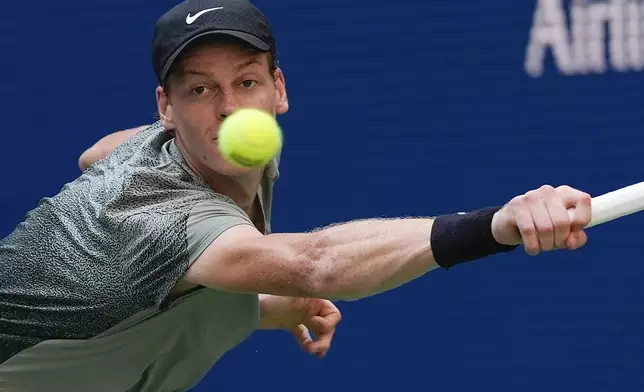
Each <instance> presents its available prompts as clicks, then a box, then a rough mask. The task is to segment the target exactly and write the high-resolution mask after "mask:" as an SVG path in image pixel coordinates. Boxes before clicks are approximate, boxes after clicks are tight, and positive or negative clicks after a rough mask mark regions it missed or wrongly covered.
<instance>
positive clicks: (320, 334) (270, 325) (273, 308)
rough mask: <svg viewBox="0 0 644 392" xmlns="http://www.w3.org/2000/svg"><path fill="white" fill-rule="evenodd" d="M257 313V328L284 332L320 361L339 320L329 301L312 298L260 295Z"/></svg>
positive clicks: (334, 308)
mask: <svg viewBox="0 0 644 392" xmlns="http://www.w3.org/2000/svg"><path fill="white" fill-rule="evenodd" d="M260 310H261V321H260V328H261V329H285V330H287V331H289V332H290V333H291V334H292V335H293V336H295V338H296V340H297V341H298V343H299V344H300V347H302V349H303V350H304V351H305V352H307V353H309V354H313V355H316V356H318V357H320V358H322V357H324V356H326V354H327V352H328V351H329V349H330V348H331V341H332V340H333V335H334V334H335V328H336V326H337V325H338V323H339V322H340V320H341V318H342V315H341V314H340V310H338V308H337V307H336V306H335V305H334V304H333V303H332V302H331V301H327V300H324V299H316V298H292V297H278V296H273V295H262V296H260ZM311 332H313V334H314V335H315V340H314V339H313V337H311Z"/></svg>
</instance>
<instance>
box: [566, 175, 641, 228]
mask: <svg viewBox="0 0 644 392" xmlns="http://www.w3.org/2000/svg"><path fill="white" fill-rule="evenodd" d="M590 205H591V219H590V223H589V224H588V225H586V228H590V227H593V226H597V225H599V224H602V223H606V222H610V221H612V220H615V219H617V218H621V217H623V216H626V215H631V214H634V213H636V212H639V211H642V210H644V182H640V183H637V184H633V185H629V186H627V187H624V188H620V189H617V190H615V191H612V192H609V193H605V194H603V195H600V196H596V197H593V198H592V199H591V201H590ZM574 214H575V209H574V208H570V209H568V216H569V217H570V219H573V217H574Z"/></svg>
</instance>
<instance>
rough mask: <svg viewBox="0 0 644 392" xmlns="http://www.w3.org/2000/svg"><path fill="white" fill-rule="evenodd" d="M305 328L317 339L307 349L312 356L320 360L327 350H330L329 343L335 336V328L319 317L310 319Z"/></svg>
mask: <svg viewBox="0 0 644 392" xmlns="http://www.w3.org/2000/svg"><path fill="white" fill-rule="evenodd" d="M307 326H308V327H309V329H310V330H311V331H313V333H314V334H315V335H316V337H317V339H316V340H315V341H313V342H312V343H311V344H310V345H309V347H308V349H309V350H310V352H311V353H312V354H315V355H317V356H318V357H320V358H322V357H324V356H326V354H327V352H328V351H329V349H331V341H332V340H333V335H334V334H335V326H334V325H332V324H331V323H330V322H329V321H328V320H326V319H325V318H323V317H320V316H315V317H313V318H311V320H310V321H309V323H308V325H307Z"/></svg>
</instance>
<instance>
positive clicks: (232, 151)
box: [217, 108, 282, 168]
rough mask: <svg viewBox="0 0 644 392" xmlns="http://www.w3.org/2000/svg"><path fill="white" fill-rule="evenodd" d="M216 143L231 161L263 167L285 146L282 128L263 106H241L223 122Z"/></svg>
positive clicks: (242, 165) (240, 164)
mask: <svg viewBox="0 0 644 392" xmlns="http://www.w3.org/2000/svg"><path fill="white" fill-rule="evenodd" d="M217 143H218V145H219V149H220V150H221V153H222V155H223V156H224V158H225V159H226V160H227V161H229V162H231V163H232V164H234V165H237V166H241V167H245V168H254V167H260V166H264V165H266V164H267V163H268V162H269V161H270V160H271V159H273V158H274V157H275V155H277V153H278V152H279V151H280V149H281V148H282V130H281V128H280V126H279V124H278V123H277V120H275V117H273V116H272V115H270V114H269V113H267V112H265V111H263V110H259V109H251V108H245V109H239V110H237V111H235V112H234V113H232V114H231V115H230V116H228V117H227V118H226V119H225V120H224V121H223V122H222V123H221V127H220V128H219V135H218V141H217Z"/></svg>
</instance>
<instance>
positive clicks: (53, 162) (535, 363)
mask: <svg viewBox="0 0 644 392" xmlns="http://www.w3.org/2000/svg"><path fill="white" fill-rule="evenodd" d="M255 3H256V5H258V6H259V7H260V9H262V10H263V11H264V12H265V13H266V14H267V15H268V17H269V18H270V19H271V20H272V22H273V25H274V29H275V33H276V35H277V38H278V42H279V49H280V54H281V56H280V57H281V64H282V67H283V70H284V72H285V75H286V80H287V89H288V93H289V98H290V102H291V111H290V112H289V113H288V114H286V115H285V116H283V117H281V118H280V121H281V123H282V125H283V128H284V130H285V142H286V144H285V150H284V155H283V160H282V167H281V174H282V177H281V179H280V180H279V182H278V185H277V189H276V200H275V215H274V217H275V218H274V223H273V226H274V229H275V230H276V231H302V230H307V229H311V228H314V227H316V226H320V225H324V224H328V223H332V222H336V221H346V220H349V219H355V218H367V217H373V216H387V217H394V216H403V215H404V216H428V215H434V214H439V213H444V212H453V211H457V210H458V211H460V210H468V209H474V208H477V207H482V206H486V205H496V204H500V203H504V202H506V201H507V200H509V199H510V198H511V197H513V196H515V195H517V194H521V193H523V192H525V191H528V190H530V189H533V188H536V187H538V186H540V185H542V184H552V185H561V184H569V185H572V186H574V187H577V188H580V189H583V190H585V191H587V192H589V193H591V194H593V195H598V194H601V193H604V192H608V191H611V190H613V189H616V188H619V187H622V186H626V185H629V184H631V183H635V182H639V181H642V180H643V179H644V170H643V169H642V167H643V166H642V164H643V163H644V155H643V154H642V153H641V150H642V146H643V145H644V136H643V135H642V127H641V124H642V120H644V114H643V113H644V112H643V110H642V98H641V97H642V95H641V94H642V91H644V73H642V72H640V73H637V72H626V73H617V72H614V71H612V70H609V71H608V72H607V73H605V74H603V75H585V76H581V75H578V76H563V75H562V74H560V73H559V72H558V70H557V69H556V68H555V67H554V63H553V61H552V59H551V58H550V57H548V58H547V59H546V61H545V64H546V69H545V74H544V75H543V77H541V78H531V77H529V76H528V75H527V74H526V73H525V71H524V66H523V63H524V57H525V48H526V45H527V41H528V38H529V30H530V26H531V24H532V17H533V11H534V6H535V2H534V1H516V0H488V1H472V0H470V1H465V0H451V1H428V0H416V1H412V0H400V1H397V2H389V1H379V0H369V1H367V0H352V1H346V0H325V1H318V0H307V1H302V0H280V1H269V0H262V1H259V0H257V1H256V2H255ZM174 4H176V3H175V2H174V1H168V0H155V1H149V0H109V1H108V0H94V1H80V0H62V1H46V0H35V1H32V2H29V3H28V4H27V3H19V2H9V3H7V4H4V5H3V9H2V11H1V12H0V37H1V38H0V53H1V55H0V75H1V76H2V95H0V104H1V106H0V113H1V125H2V128H3V132H2V136H3V144H4V145H3V153H2V154H1V155H0V167H2V168H3V181H2V185H0V187H1V189H2V190H3V192H2V193H1V194H0V195H1V199H0V200H1V203H0V216H1V217H2V219H0V235H3V236H4V235H6V234H8V233H9V232H10V231H11V230H12V229H13V227H14V226H15V225H16V224H17V223H18V222H19V221H20V220H22V219H23V217H24V216H25V213H26V212H27V211H28V210H30V209H32V208H33V207H35V205H36V203H37V201H38V200H39V199H40V198H41V197H44V196H50V195H53V194H55V193H56V192H57V191H58V190H59V189H60V188H61V187H62V185H63V184H64V183H65V182H68V181H71V180H73V179H74V178H75V177H76V176H77V175H78V174H79V171H78V167H77V159H78V157H79V155H80V154H81V152H82V151H83V150H84V149H85V148H87V147H89V146H90V145H91V144H93V143H94V142H95V141H97V140H98V139H99V138H101V137H102V136H104V135H106V134H107V133H110V132H113V131H116V130H118V129H124V128H128V127H134V126H137V125H141V124H146V123H150V122H152V121H153V120H154V119H153V115H154V113H155V110H156V104H155V99H154V88H155V87H156V85H155V79H154V75H153V72H152V68H151V64H150V55H149V53H150V41H151V34H152V28H153V25H154V22H155V21H156V19H157V18H158V17H159V16H160V15H161V14H162V13H163V12H165V11H166V10H167V9H169V8H170V7H171V6H173V5H174ZM642 225H644V214H641V215H633V216H630V217H626V218H623V219H620V220H617V221H614V222H611V223H609V224H606V225H602V226H599V227H596V228H593V229H591V230H589V233H588V234H589V237H590V240H589V243H588V245H587V246H586V247H585V248H583V249H581V250H580V251H577V252H566V251H561V252H555V253H548V254H544V255H540V256H538V257H534V258H532V257H529V256H527V255H526V254H525V253H523V252H521V251H518V252H514V253H511V254H504V255H499V256H495V257H492V258H488V259H486V260H484V261H479V262H476V263H470V264H467V265H463V266H459V267H458V268H455V269H453V270H450V271H448V272H443V271H435V272H432V273H430V274H428V275H426V276H424V277H422V278H420V279H418V280H416V281H414V282H412V283H411V284H408V285H406V286H404V287H402V288H400V289H397V290H394V291H391V292H388V293H385V294H382V295H378V296H375V297H372V298H369V299H365V300H362V301H358V302H354V303H341V304H339V306H340V307H341V310H342V311H343V313H344V319H343V321H342V323H341V325H340V329H339V331H338V334H337V337H336V340H335V345H334V347H333V349H332V350H331V352H330V354H329V356H328V357H327V358H326V359H324V360H317V359H314V358H311V357H308V356H306V355H305V354H304V353H302V352H300V351H299V348H298V347H297V345H296V344H295V343H294V342H293V341H292V340H291V337H290V336H289V335H287V334H286V333H282V332H263V333H256V334H254V335H253V336H252V337H251V338H250V339H249V340H247V341H246V342H244V343H243V344H242V345H241V346H240V347H238V348H237V349H235V350H233V351H232V352H230V353H229V355H227V356H226V357H224V358H223V359H222V360H221V361H220V362H219V363H218V364H217V365H216V366H215V367H214V368H213V371H212V372H211V373H210V374H209V375H208V376H207V377H206V379H205V380H203V382H202V384H201V385H200V386H199V387H198V388H196V390H197V391H208V390H219V391H257V390H262V389H267V390H271V391H273V390H279V391H302V390H305V391H311V392H313V391H329V390H333V391H357V390H365V391H390V390H393V389H394V388H397V389H398V390H402V391H416V390H418V391H518V390H521V391H544V390H548V391H643V390H644V371H643V370H644V330H643V328H644V286H643V285H642V281H643V280H644V264H643V263H642V257H641V255H642V251H643V250H644V242H643V241H642V239H641V231H640V227H641V226H642Z"/></svg>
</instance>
